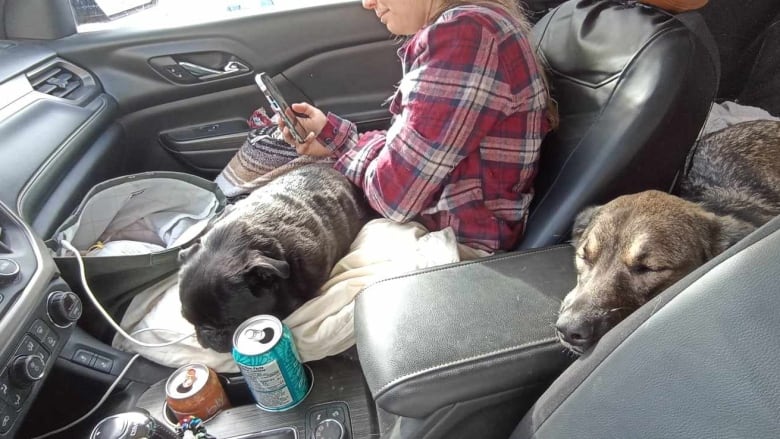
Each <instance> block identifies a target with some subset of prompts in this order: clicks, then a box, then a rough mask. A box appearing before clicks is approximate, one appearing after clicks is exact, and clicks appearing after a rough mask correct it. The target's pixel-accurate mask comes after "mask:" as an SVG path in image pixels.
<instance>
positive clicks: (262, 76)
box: [255, 72, 306, 143]
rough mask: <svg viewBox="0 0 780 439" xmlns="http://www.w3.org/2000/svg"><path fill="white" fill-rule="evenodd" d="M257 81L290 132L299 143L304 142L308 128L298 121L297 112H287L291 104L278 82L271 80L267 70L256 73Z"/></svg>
mask: <svg viewBox="0 0 780 439" xmlns="http://www.w3.org/2000/svg"><path fill="white" fill-rule="evenodd" d="M255 82H256V83H257V86H258V87H260V90H261V91H262V92H263V94H264V95H265V98H266V99H267V100H268V103H269V104H271V108H273V110H274V111H275V112H276V114H278V115H279V117H281V118H282V120H283V121H284V124H285V125H287V128H289V129H290V134H292V136H293V138H294V139H295V140H296V141H297V142H298V143H303V141H304V140H305V139H306V134H305V133H306V129H304V128H303V125H301V122H300V121H298V118H297V117H295V114H294V113H293V112H292V111H290V113H293V114H292V115H288V114H287V113H288V111H287V110H288V109H290V106H289V105H288V104H287V101H285V100H284V98H283V97H282V94H281V93H280V92H279V89H278V88H276V84H274V83H273V81H271V77H270V76H268V75H267V74H266V73H265V72H261V73H258V74H257V75H255Z"/></svg>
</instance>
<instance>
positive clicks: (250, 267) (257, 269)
mask: <svg viewBox="0 0 780 439" xmlns="http://www.w3.org/2000/svg"><path fill="white" fill-rule="evenodd" d="M246 274H247V275H252V276H257V277H270V276H274V277H280V278H282V279H288V278H289V277H290V265H289V264H288V263H287V261H282V260H279V259H274V258H272V257H269V256H266V255H264V254H263V253H262V252H259V251H257V250H251V251H250V252H249V255H248V260H247V265H246Z"/></svg>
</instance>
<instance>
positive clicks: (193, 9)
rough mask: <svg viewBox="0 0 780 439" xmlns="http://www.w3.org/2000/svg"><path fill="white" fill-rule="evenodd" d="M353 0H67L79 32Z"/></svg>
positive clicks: (168, 24)
mask: <svg viewBox="0 0 780 439" xmlns="http://www.w3.org/2000/svg"><path fill="white" fill-rule="evenodd" d="M347 1H354V0H70V4H71V7H72V9H73V15H74V17H75V18H76V24H77V26H78V31H79V32H90V31H94V30H103V29H111V28H118V27H131V26H144V27H172V26H185V25H188V24H195V23H204V22H210V21H219V20H229V19H232V18H236V17H241V16H246V15H254V14H263V13H267V12H271V11H279V10H287V9H299V8H308V7H313V6H319V5H324V4H331V3H343V2H347Z"/></svg>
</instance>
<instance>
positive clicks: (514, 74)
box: [319, 5, 549, 251]
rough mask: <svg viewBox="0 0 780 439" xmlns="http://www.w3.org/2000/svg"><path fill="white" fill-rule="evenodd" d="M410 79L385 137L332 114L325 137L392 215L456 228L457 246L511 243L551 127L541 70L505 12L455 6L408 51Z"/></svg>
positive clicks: (404, 55) (348, 171) (402, 52)
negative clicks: (364, 132) (361, 131)
mask: <svg viewBox="0 0 780 439" xmlns="http://www.w3.org/2000/svg"><path fill="white" fill-rule="evenodd" d="M398 53H399V56H400V57H401V60H402V63H403V68H404V76H403V79H402V80H401V83H400V85H399V87H398V90H397V92H396V94H395V96H394V97H393V99H392V100H391V104H390V112H391V113H392V114H393V115H394V121H393V124H392V125H391V127H390V129H389V130H388V131H386V132H372V133H366V134H363V135H361V136H358V134H357V130H356V128H355V125H354V124H353V123H351V122H348V121H346V120H343V119H341V118H339V117H338V116H335V115H333V114H329V115H328V124H327V125H326V126H325V129H323V131H322V132H321V133H320V136H319V140H320V141H321V142H322V143H323V144H325V145H327V146H328V147H329V148H331V149H332V150H333V152H334V153H335V155H336V156H337V157H338V160H337V162H336V164H335V167H336V168H337V169H339V170H340V171H342V172H343V173H344V174H345V175H346V176H347V177H348V178H349V179H350V180H352V181H353V182H354V183H355V184H357V185H359V186H360V187H362V188H363V190H364V191H365V193H366V196H367V197H368V200H369V202H370V203H371V205H372V206H373V207H374V209H376V210H377V211H378V212H379V213H381V214H382V215H384V216H385V217H387V218H389V219H392V220H395V221H398V222H405V221H409V220H413V219H414V220H418V221H420V222H422V223H423V224H424V225H425V226H426V227H428V228H429V229H430V230H440V229H443V228H445V227H447V226H452V228H453V229H454V231H455V234H456V236H457V237H458V240H459V242H461V243H463V244H466V245H469V246H472V247H474V248H478V249H481V250H487V251H496V250H508V249H511V248H512V247H513V246H514V245H515V244H516V243H517V241H518V240H519V238H520V236H521V235H522V231H523V226H524V224H525V220H526V217H527V211H528V206H529V204H530V202H531V198H532V196H533V189H532V181H533V178H534V176H535V174H536V170H537V163H538V158H539V146H540V144H541V142H542V138H543V137H544V135H545V134H546V133H547V132H548V131H549V123H548V120H547V100H546V93H545V89H544V82H543V80H542V78H541V76H540V67H539V65H538V64H537V63H536V61H535V58H534V57H533V56H532V49H531V47H530V44H529V42H528V40H527V38H526V35H524V34H523V33H522V32H521V31H520V28H519V26H518V25H517V23H516V22H515V21H514V19H512V18H511V17H509V16H507V15H506V14H505V13H504V12H503V11H501V10H499V9H497V8H496V9H493V8H488V7H484V6H477V5H467V6H459V7H455V8H452V9H450V10H449V11H447V12H446V13H445V14H443V15H442V16H441V17H440V18H439V19H438V20H437V21H436V22H435V23H433V24H431V25H430V26H427V27H426V28H424V29H422V30H421V31H419V32H418V33H417V34H416V35H414V36H413V37H412V38H411V39H410V40H409V41H408V42H407V43H406V44H405V45H404V46H403V47H401V48H400V49H399V52H398Z"/></svg>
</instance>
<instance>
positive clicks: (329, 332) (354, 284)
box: [113, 219, 486, 372]
mask: <svg viewBox="0 0 780 439" xmlns="http://www.w3.org/2000/svg"><path fill="white" fill-rule="evenodd" d="M485 255H486V253H483V252H479V251H476V250H473V249H470V248H468V247H465V246H461V245H458V243H457V241H456V240H455V235H454V233H453V232H452V229H449V228H447V229H445V230H442V231H438V232H428V231H427V230H426V229H425V228H424V227H423V226H422V225H420V224H418V223H415V222H411V223H407V224H397V223H394V222H392V221H389V220H386V219H377V220H373V221H371V222H369V223H368V224H366V226H365V227H363V229H362V230H361V231H360V233H359V234H358V236H357V238H356V239H355V241H354V242H353V244H352V246H351V247H350V252H349V253H348V254H347V255H346V256H345V257H344V258H342V259H341V260H340V261H339V262H338V263H337V264H336V266H335V267H334V268H333V270H332V271H331V276H330V279H329V280H328V282H327V283H326V284H325V285H324V286H323V287H322V288H321V291H320V295H319V296H318V297H316V298H314V299H312V300H310V301H309V302H307V303H305V304H304V305H303V306H302V307H301V308H299V309H298V310H296V311H295V312H294V313H292V314H291V315H290V316H289V317H287V318H286V319H285V320H284V322H285V324H287V326H289V327H290V330H291V331H292V334H293V338H294V339H295V344H296V346H297V348H298V351H299V354H300V355H301V359H302V360H303V361H313V360H318V359H320V358H324V357H326V356H329V355H335V354H338V353H340V352H343V351H344V350H346V349H348V348H349V347H350V346H352V345H353V344H354V343H355V334H354V325H353V317H354V315H353V312H354V300H355V297H356V296H357V294H358V292H360V290H362V289H363V288H364V287H365V286H367V285H369V284H371V283H373V282H376V281H378V280H380V279H385V278H388V277H392V276H396V275H399V274H403V273H407V272H410V271H413V270H416V269H420V268H426V267H432V266H436V265H442V264H446V263H450V262H458V261H460V260H462V259H472V258H475V257H480V256H485ZM121 325H122V327H123V328H124V329H125V330H127V331H128V332H132V331H137V330H140V329H144V328H160V329H165V330H167V331H170V332H144V333H142V334H139V335H138V336H137V338H139V339H141V340H143V341H146V342H150V343H155V342H156V343H162V342H165V341H168V340H173V339H175V338H177V337H176V334H174V333H178V334H189V333H193V332H194V329H193V327H192V325H191V324H190V323H189V322H187V321H186V320H185V319H184V318H183V317H182V316H181V302H180V301H179V290H178V283H177V278H176V276H172V277H171V278H169V279H166V280H164V281H162V282H160V283H159V284H157V285H155V286H154V287H152V288H150V289H148V290H147V291H144V292H143V293H141V294H139V295H137V296H136V297H135V298H134V299H133V302H132V303H131V304H130V307H129V308H128V310H127V312H126V314H125V316H124V318H123V319H122V322H121ZM113 346H114V347H116V348H118V349H121V350H123V351H128V352H138V353H140V354H141V355H142V356H144V357H146V358H148V359H149V360H152V361H155V362H157V363H160V364H163V365H166V366H170V367H179V366H182V365H185V364H188V363H192V362H200V363H205V364H206V365H208V366H210V367H212V368H213V369H215V370H217V371H219V372H236V371H238V368H237V367H236V365H235V363H234V362H233V359H232V357H231V355H230V354H220V353H217V352H215V351H212V350H210V349H204V348H202V347H201V346H200V345H199V344H198V342H197V341H196V340H195V338H194V337H192V338H190V339H187V340H185V341H184V342H181V343H178V344H176V345H174V346H170V347H166V348H143V347H140V346H137V345H135V344H133V343H131V342H130V341H128V340H125V339H124V338H122V337H121V336H120V335H117V336H116V337H115V338H114V341H113Z"/></svg>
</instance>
